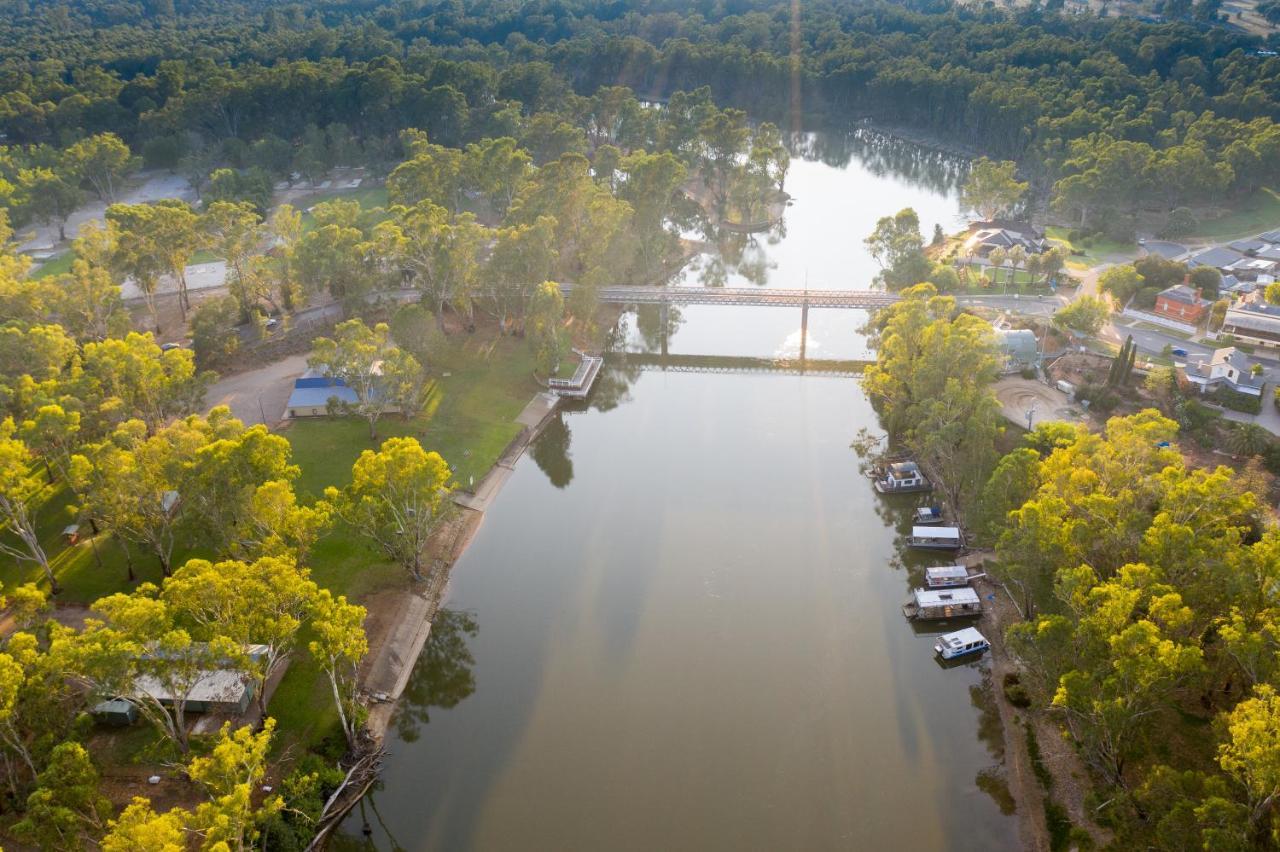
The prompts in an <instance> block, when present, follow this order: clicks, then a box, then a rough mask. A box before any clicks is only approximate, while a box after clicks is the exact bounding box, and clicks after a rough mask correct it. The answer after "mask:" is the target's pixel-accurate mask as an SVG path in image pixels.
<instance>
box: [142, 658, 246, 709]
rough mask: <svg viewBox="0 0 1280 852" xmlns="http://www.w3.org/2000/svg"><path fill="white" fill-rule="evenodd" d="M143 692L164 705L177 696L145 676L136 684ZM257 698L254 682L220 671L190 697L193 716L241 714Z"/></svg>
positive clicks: (239, 674)
mask: <svg viewBox="0 0 1280 852" xmlns="http://www.w3.org/2000/svg"><path fill="white" fill-rule="evenodd" d="M136 686H137V689H138V691H139V692H143V693H146V694H147V695H149V696H150V697H152V698H154V699H155V700H157V701H159V702H160V703H161V704H162V705H165V706H166V707H167V706H172V705H173V701H174V695H173V694H172V693H171V692H169V690H168V689H166V688H165V686H164V684H162V683H160V682H159V681H158V680H156V679H155V678H152V677H150V676H146V675H144V676H142V677H140V678H138V680H137V683H136ZM252 699H253V682H252V681H249V680H248V679H247V678H245V676H244V673H243V672H240V671H237V670H235V669H219V670H217V671H207V672H205V673H204V674H203V675H202V676H201V678H200V680H198V681H197V682H196V685H195V687H194V688H193V689H192V690H191V692H190V693H189V694H188V695H187V704H186V709H187V712H189V713H232V714H237V715H238V714H240V713H243V712H244V711H245V710H247V709H248V708H249V702H250V701H251V700H252Z"/></svg>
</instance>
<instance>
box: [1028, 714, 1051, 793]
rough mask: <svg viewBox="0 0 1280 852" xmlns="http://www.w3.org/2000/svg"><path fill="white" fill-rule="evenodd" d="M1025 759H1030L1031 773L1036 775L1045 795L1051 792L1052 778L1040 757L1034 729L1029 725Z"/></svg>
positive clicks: (1038, 743)
mask: <svg viewBox="0 0 1280 852" xmlns="http://www.w3.org/2000/svg"><path fill="white" fill-rule="evenodd" d="M1027 757H1029V758H1030V759H1031V771H1032V772H1034V773H1035V774H1036V778H1038V779H1039V781H1040V786H1041V787H1043V788H1044V791H1045V793H1046V794H1047V793H1049V792H1050V791H1052V790H1053V776H1052V775H1050V774H1049V770H1048V768H1047V767H1046V766H1045V765H1044V758H1042V757H1041V756H1040V741H1039V740H1037V739H1036V731H1035V728H1033V727H1032V726H1031V725H1030V724H1028V725H1027Z"/></svg>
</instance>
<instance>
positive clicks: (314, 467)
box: [286, 334, 540, 495]
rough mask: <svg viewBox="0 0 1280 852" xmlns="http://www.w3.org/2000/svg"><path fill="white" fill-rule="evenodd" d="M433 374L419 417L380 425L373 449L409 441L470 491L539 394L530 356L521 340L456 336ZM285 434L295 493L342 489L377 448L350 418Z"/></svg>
mask: <svg viewBox="0 0 1280 852" xmlns="http://www.w3.org/2000/svg"><path fill="white" fill-rule="evenodd" d="M445 373H448V374H449V375H447V376H446V375H444V374H445ZM436 375H437V378H436V379H435V380H434V381H433V383H432V386H431V390H430V395H429V398H428V400H427V404H426V406H425V408H424V410H423V412H422V414H421V415H419V416H418V417H416V418H414V419H413V420H412V421H406V420H404V419H403V418H401V417H399V416H398V415H389V416H386V417H384V418H383V419H381V420H379V421H378V437H379V443H380V442H381V441H383V440H386V439H387V438H390V437H394V436H403V435H412V436H413V437H415V438H417V439H418V440H419V441H420V442H421V443H422V445H423V446H424V447H426V448H427V449H429V450H435V451H436V452H438V453H440V455H442V456H443V457H444V459H445V461H447V462H448V463H449V467H450V468H451V469H452V470H453V472H454V481H455V482H456V483H457V484H458V485H459V486H460V487H463V488H469V487H470V484H471V478H472V477H474V478H475V479H476V480H477V481H479V479H480V477H481V476H483V475H484V474H485V473H486V472H487V471H488V470H489V468H490V467H492V466H493V463H494V462H495V461H497V459H498V456H500V455H501V454H502V451H503V450H504V449H505V448H506V446H507V445H508V444H509V443H511V440H512V439H513V438H515V436H516V435H518V434H519V433H520V428H521V427H520V425H519V424H518V423H516V422H515V418H516V416H517V415H518V414H519V413H520V411H521V410H522V409H523V408H524V406H525V405H526V404H527V403H528V402H529V399H530V398H531V397H532V396H533V395H534V394H535V393H537V392H538V391H539V389H540V388H539V385H538V384H537V383H536V382H535V381H534V380H533V355H532V353H531V351H530V347H529V344H528V342H527V341H524V340H517V339H516V338H514V337H499V338H497V339H492V338H488V337H482V336H481V335H464V334H456V335H454V336H453V338H451V339H450V341H449V344H448V346H447V348H446V350H445V351H444V352H442V353H441V354H440V355H439V356H438V357H437V359H436ZM286 435H287V436H288V438H289V441H290V443H292V444H293V453H294V460H295V461H296V462H297V463H298V464H299V465H300V466H301V467H302V476H301V477H300V478H299V481H298V492H299V493H300V494H312V495H319V494H321V493H323V491H324V489H325V487H326V486H329V485H336V486H342V485H345V484H346V483H347V482H348V481H349V480H350V477H351V465H352V463H354V462H355V460H356V457H357V456H359V455H360V453H361V452H362V451H364V450H367V449H372V448H375V446H376V445H375V443H374V442H372V441H370V440H369V429H368V424H367V423H366V422H365V421H364V420H359V419H356V418H354V417H342V418H333V419H330V418H317V419H314V420H299V421H298V422H296V423H294V424H293V426H292V428H290V429H289V431H288V432H287V433H286Z"/></svg>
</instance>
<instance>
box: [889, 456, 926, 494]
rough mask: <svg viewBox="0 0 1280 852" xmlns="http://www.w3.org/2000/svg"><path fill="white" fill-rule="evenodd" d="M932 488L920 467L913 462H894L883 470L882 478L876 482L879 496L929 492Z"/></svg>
mask: <svg viewBox="0 0 1280 852" xmlns="http://www.w3.org/2000/svg"><path fill="white" fill-rule="evenodd" d="M932 488H933V485H932V484H930V482H929V480H928V479H926V478H925V475H924V474H923V473H921V472H920V466H919V465H917V464H916V463H915V462H910V461H905V462H895V463H893V464H891V465H889V466H888V467H887V468H885V472H884V476H882V477H880V478H879V479H877V480H876V490H877V491H879V492H880V493H881V494H910V493H911V492H913V491H929V490H931V489H932Z"/></svg>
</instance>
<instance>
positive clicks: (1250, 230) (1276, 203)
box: [1190, 187, 1280, 241]
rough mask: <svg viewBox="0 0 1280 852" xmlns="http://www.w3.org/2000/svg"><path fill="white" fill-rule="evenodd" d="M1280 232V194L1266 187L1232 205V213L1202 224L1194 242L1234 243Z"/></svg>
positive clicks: (1198, 228)
mask: <svg viewBox="0 0 1280 852" xmlns="http://www.w3.org/2000/svg"><path fill="white" fill-rule="evenodd" d="M1272 228H1280V192H1278V191H1277V190H1275V189H1269V188H1267V187H1263V188H1261V189H1259V190H1258V191H1257V192H1255V193H1253V194H1252V195H1250V196H1249V197H1248V198H1245V199H1243V200H1241V201H1239V202H1236V203H1234V204H1232V205H1231V212H1230V213H1228V214H1227V215H1226V216H1221V217H1219V218H1217V219H1209V220H1208V221H1204V222H1201V223H1200V225H1199V226H1198V227H1197V228H1196V230H1195V233H1194V234H1191V235H1190V239H1199V240H1218V241H1221V240H1233V239H1238V238H1240V237H1251V236H1253V235H1254V234H1258V233H1261V232H1262V231H1269V230H1271V229H1272Z"/></svg>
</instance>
